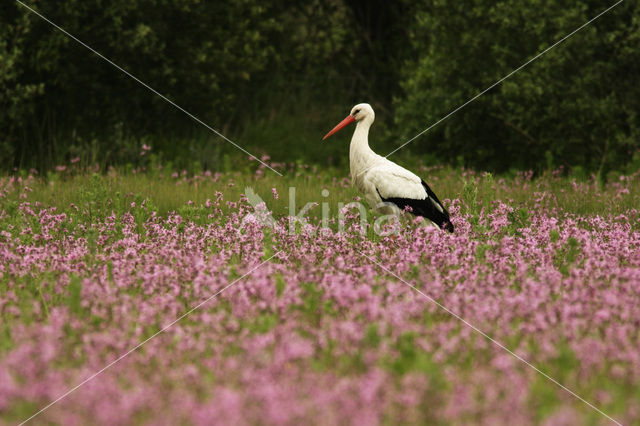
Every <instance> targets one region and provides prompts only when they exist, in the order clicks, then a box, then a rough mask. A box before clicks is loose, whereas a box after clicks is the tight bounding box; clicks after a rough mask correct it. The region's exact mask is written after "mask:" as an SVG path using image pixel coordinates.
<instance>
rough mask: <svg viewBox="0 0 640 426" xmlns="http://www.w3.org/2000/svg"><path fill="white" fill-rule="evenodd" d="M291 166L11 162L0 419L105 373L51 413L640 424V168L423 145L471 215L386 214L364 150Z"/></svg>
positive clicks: (438, 182)
mask: <svg viewBox="0 0 640 426" xmlns="http://www.w3.org/2000/svg"><path fill="white" fill-rule="evenodd" d="M265 160H267V161H268V159H265ZM272 165H273V166H274V167H275V168H277V169H278V170H282V171H283V172H284V173H283V174H284V177H279V176H277V175H275V174H273V173H272V172H270V171H269V170H268V169H266V168H264V167H258V165H257V164H255V163H253V166H251V167H253V168H247V169H246V170H243V171H237V172H234V171H230V172H225V173H212V172H206V171H205V172H197V173H189V172H186V171H173V170H169V169H167V168H162V167H160V166H159V165H150V166H149V167H148V168H147V169H142V168H135V169H131V168H130V169H126V170H125V169H110V170H93V169H91V168H88V167H80V166H78V165H77V164H71V163H70V164H67V165H65V166H60V167H58V168H57V170H56V171H55V172H50V173H47V174H46V176H41V175H39V174H37V173H36V172H35V171H31V172H27V171H16V172H15V173H14V174H13V175H9V176H4V177H1V178H0V206H1V208H0V211H1V213H0V422H2V423H7V424H13V423H19V422H22V421H24V420H26V419H28V418H30V416H32V415H33V414H35V413H37V412H38V411H39V410H40V409H41V408H43V407H45V406H47V405H48V404H50V403H51V402H54V401H56V399H57V398H59V397H60V396H62V395H65V393H66V392H67V391H69V390H70V389H72V388H73V387H74V386H76V385H78V384H80V383H82V382H83V381H85V380H86V379H88V378H90V379H91V380H89V381H87V382H86V383H85V384H83V385H82V386H80V387H79V388H77V389H76V390H74V391H73V392H72V393H69V394H68V395H66V396H65V397H64V398H63V399H61V400H59V401H58V402H56V403H55V404H53V405H51V406H50V407H48V408H47V409H46V410H45V411H43V412H41V413H39V414H38V416H37V417H35V418H33V419H32V420H31V422H34V423H37V424H87V423H92V424H110V425H114V424H116V425H117V424H195V425H199V424H211V423H218V424H300V423H313V424H398V423H404V424H418V423H419V424H425V423H429V424H467V423H474V424H491V425H496V424H522V425H527V424H549V425H551V424H553V425H558V424H567V425H570V424H571V425H572V424H610V423H611V422H612V419H614V420H615V421H617V422H620V423H622V424H633V423H636V424H637V423H639V422H640V351H638V348H639V347H640V332H639V330H640V327H639V326H640V303H639V302H640V222H639V219H640V209H639V208H638V206H640V173H636V174H634V175H628V176H625V175H616V176H611V177H610V179H609V181H608V182H607V183H601V182H598V180H596V179H582V180H579V179H574V178H572V177H571V176H567V175H566V174H565V173H563V172H562V171H555V172H551V171H550V172H548V173H545V174H543V175H540V176H535V177H534V176H533V174H532V173H526V172H525V173H518V174H514V175H513V176H505V177H497V176H493V175H491V174H486V173H477V172H473V171H470V170H460V169H450V168H438V167H425V166H419V167H417V168H416V171H418V172H419V173H420V174H421V175H423V176H424V177H425V178H426V180H427V181H428V182H429V183H430V184H431V186H432V188H433V189H434V190H435V191H436V193H437V194H438V195H439V196H440V198H441V199H442V200H443V202H444V203H445V205H446V206H448V208H449V210H450V212H451V215H452V221H453V223H454V225H455V227H456V232H455V233H453V234H447V233H444V232H441V231H439V230H437V229H434V228H433V227H425V226H423V224H422V223H421V222H420V221H419V220H414V219H412V218H411V217H410V216H409V215H405V216H404V217H403V218H402V219H401V220H400V222H399V225H398V227H396V228H395V231H396V232H389V233H387V234H383V235H380V233H376V232H373V224H374V221H375V218H374V217H373V216H371V215H370V214H369V215H368V217H367V220H366V221H365V222H364V224H363V223H362V222H361V221H360V220H359V219H360V218H359V217H358V213H357V211H356V210H343V211H342V213H341V212H340V211H339V203H342V204H347V203H349V202H352V201H358V200H359V197H358V194H357V192H356V190H355V189H354V188H352V187H351V186H350V184H349V179H348V177H347V174H346V171H345V170H341V169H318V168H315V167H313V166H307V165H304V164H272ZM247 187H251V188H252V190H253V191H255V193H256V194H258V195H259V196H260V197H261V198H262V199H263V200H264V201H265V203H266V207H267V208H268V210H269V211H270V212H271V213H272V217H273V219H274V221H273V223H272V225H271V226H268V225H266V224H265V222H261V221H259V220H247V218H255V217H256V216H255V208H254V206H252V205H251V204H250V203H249V202H248V200H247V197H245V196H244V195H243V194H244V192H245V188H247ZM290 187H295V191H296V206H295V212H296V213H297V212H298V211H299V210H300V209H301V208H302V206H303V205H305V204H306V203H309V202H310V203H315V204H313V205H312V206H311V208H310V210H309V212H308V214H307V221H306V223H302V224H300V225H295V226H294V227H293V229H294V232H290V229H291V228H290V226H289V217H288V216H289V205H290V200H289V194H290V192H289V191H290V190H289V188H290ZM323 190H326V191H328V193H327V192H326V191H325V193H324V194H323V192H322V191H323ZM323 204H324V205H323ZM325 206H326V208H328V212H329V216H330V219H329V221H328V223H327V224H326V225H327V226H326V227H322V223H321V212H322V209H323V208H325ZM340 218H342V219H341V220H342V221H343V225H344V226H343V227H342V229H341V230H340V231H339V230H338V222H339V221H340ZM194 308H196V309H194ZM460 318H462V319H464V321H466V323H465V322H463V321H462V320H461V319H460ZM177 319H179V321H177V322H176V320H177ZM471 325H472V326H473V327H476V328H477V329H474V328H473V327H471ZM478 330H481V331H482V333H486V336H485V335H482V334H481V333H479V332H478ZM159 331H161V332H160V333H158V332H159ZM487 336H489V337H490V338H491V339H494V340H491V339H489V338H487ZM496 342H498V343H499V344H500V345H504V347H500V346H499V345H498V344H496ZM140 343H143V344H142V345H141V346H140ZM134 348H135V350H133V351H131V352H129V351H130V350H131V349H134ZM505 348H507V349H508V350H510V351H512V352H513V354H517V356H519V357H521V358H522V359H524V360H526V361H527V362H529V363H531V365H533V366H535V367H536V368H538V369H539V370H540V371H542V372H544V373H545V374H547V375H548V376H549V377H550V378H552V379H553V380H556V381H557V382H558V383H561V384H562V385H564V386H566V387H567V388H568V389H569V390H570V391H572V392H575V394H576V395H579V396H580V397H581V398H584V400H586V401H588V403H589V404H593V406H594V407H597V409H599V410H601V412H598V411H597V410H596V409H595V408H594V407H592V406H589V405H588V404H586V403H585V402H583V401H580V400H579V399H578V398H576V397H575V396H574V395H572V394H571V393H570V392H569V391H567V390H566V389H563V388H562V387H560V386H558V384H556V383H554V382H553V381H551V380H550V379H549V378H547V377H545V376H543V375H542V374H540V373H539V372H537V371H535V370H534V369H533V368H531V366H529V365H526V364H525V363H523V362H522V361H521V360H518V359H517V358H516V357H515V356H514V355H513V354H510V353H509V352H508V351H507V350H505ZM125 354H126V356H125V357H122V356H123V355H125ZM121 357H122V358H121ZM116 360H118V362H116V363H113V362H114V361H116ZM111 363H113V364H111ZM106 366H109V368H107V369H105V370H103V371H101V370H102V369H103V368H104V367H106ZM98 372H100V374H98V375H95V373H98ZM607 416H610V418H609V417H607Z"/></svg>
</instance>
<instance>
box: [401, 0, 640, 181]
mask: <svg viewBox="0 0 640 426" xmlns="http://www.w3.org/2000/svg"><path fill="white" fill-rule="evenodd" d="M606 6H607V5H603V4H602V2H600V1H589V0H581V1H571V2H569V1H560V2H552V3H549V2H544V1H541V0H526V1H515V0H504V1H499V2H486V1H484V0H475V1H472V2H457V3H451V2H445V1H443V0H430V1H427V2H426V3H425V4H424V6H423V7H422V8H421V10H420V11H419V12H418V13H417V15H416V16H417V18H416V24H415V33H414V35H413V39H412V43H411V44H412V48H413V50H414V52H415V58H416V59H415V60H414V61H413V62H411V63H410V64H408V66H407V67H406V69H405V77H404V81H403V84H402V86H403V89H404V94H403V95H402V97H400V98H399V99H398V100H397V103H396V105H397V115H396V121H397V123H398V124H402V126H400V127H401V128H404V129H405V137H407V138H408V137H411V136H413V135H415V134H416V133H418V132H419V131H421V130H423V129H424V128H426V127H427V126H428V125H430V124H431V123H434V122H436V121H437V120H438V119H440V118H441V117H443V116H445V115H446V114H447V113H449V112H450V111H452V110H454V109H455V108H457V107H458V106H459V105H461V104H463V103H464V102H466V101H467V100H468V99H470V98H472V97H473V96H475V95H476V94H477V93H479V92H480V91H482V90H484V89H486V88H487V87H489V86H491V85H492V84H493V83H494V82H496V81H498V80H499V79H500V78H502V77H503V76H505V75H507V74H508V73H509V72H511V71H512V70H514V69H516V68H517V67H519V66H520V65H522V64H523V63H524V62H526V61H527V60H528V59H529V58H532V57H533V56H535V55H536V54H537V53H538V52H541V51H542V50H544V49H545V48H547V47H548V46H550V45H551V44H553V43H554V42H555V41H557V40H559V39H561V38H562V37H564V36H565V35H567V34H568V33H570V32H571V31H573V30H574V29H576V28H578V27H579V26H580V25H582V24H583V23H585V22H586V21H588V20H589V19H591V18H592V17H594V16H596V15H597V14H598V13H600V12H601V11H603V10H604V9H605V7H606ZM639 25H640V4H638V3H637V2H625V3H622V4H620V5H618V6H617V7H616V8H615V9H613V10H612V11H611V12H609V13H608V14H606V15H604V16H602V17H601V18H599V19H598V20H597V21H595V22H594V23H592V24H591V25H589V26H587V27H586V28H584V29H582V30H581V31H580V32H578V33H576V34H575V35H574V36H573V37H571V38H569V39H568V40H567V41H565V42H564V43H562V44H560V45H559V46H557V47H556V48H554V49H552V50H550V51H549V52H548V53H546V54H545V55H544V56H542V57H541V58H540V59H539V60H536V61H535V62H533V63H531V64H530V65H528V66H527V67H526V68H524V69H522V70H521V71H520V72H518V73H517V74H515V75H514V76H512V77H510V78H509V79H507V80H506V81H504V83H502V84H500V85H498V86H497V87H495V88H494V89H492V90H490V91H489V92H487V93H486V94H484V95H483V96H482V97H480V98H479V99H478V100H476V101H474V102H473V103H471V104H469V105H468V106H467V107H465V109H463V110H461V111H460V112H458V113H457V114H456V115H454V116H452V117H451V118H449V119H448V120H446V121H444V122H443V123H442V124H440V125H439V126H438V127H436V128H434V129H433V130H432V131H430V133H429V135H428V136H425V137H423V139H419V140H417V141H416V142H414V143H413V145H411V148H410V149H411V150H414V151H417V152H423V153H426V152H429V153H431V154H432V155H434V156H436V157H439V158H444V159H446V160H448V161H449V162H452V163H463V164H464V165H466V166H473V167H478V168H482V169H489V170H497V171H505V170H509V169H513V168H519V169H538V170H539V169H543V168H548V167H559V166H568V167H571V166H581V167H584V168H586V169H587V170H589V171H592V172H599V173H600V174H601V175H602V174H605V175H606V172H607V171H608V170H610V169H611V168H614V167H621V166H622V165H624V164H625V163H626V162H627V161H629V159H630V158H631V157H632V155H630V154H632V153H633V152H634V151H637V150H638V148H639V147H640V143H639V139H638V138H639V136H640V121H639V120H638V113H637V111H638V110H639V109H640V85H639V84H638V78H637V76H638V75H639V73H640V26H639Z"/></svg>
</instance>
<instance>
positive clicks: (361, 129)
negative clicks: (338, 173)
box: [349, 118, 380, 186]
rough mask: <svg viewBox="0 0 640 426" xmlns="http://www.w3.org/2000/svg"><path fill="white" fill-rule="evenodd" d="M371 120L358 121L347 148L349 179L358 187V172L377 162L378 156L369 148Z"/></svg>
mask: <svg viewBox="0 0 640 426" xmlns="http://www.w3.org/2000/svg"><path fill="white" fill-rule="evenodd" d="M372 123H373V120H371V119H368V118H365V119H364V120H361V121H358V123H357V124H356V130H355V132H353V137H352V138H351V146H350V147H349V166H350V169H351V179H352V180H353V183H354V184H355V185H356V186H358V185H359V179H361V178H362V176H359V175H360V172H362V171H364V170H366V169H368V168H369V167H371V166H372V165H373V164H374V163H375V162H377V161H379V159H380V156H379V155H378V154H376V153H375V152H373V150H372V149H371V148H369V128H370V127H371V124H372Z"/></svg>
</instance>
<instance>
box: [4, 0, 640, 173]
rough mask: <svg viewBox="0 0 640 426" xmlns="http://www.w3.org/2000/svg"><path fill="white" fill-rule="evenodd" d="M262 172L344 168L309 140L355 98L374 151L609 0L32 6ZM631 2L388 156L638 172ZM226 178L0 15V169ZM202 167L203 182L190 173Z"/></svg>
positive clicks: (50, 44) (210, 148)
mask: <svg viewBox="0 0 640 426" xmlns="http://www.w3.org/2000/svg"><path fill="white" fill-rule="evenodd" d="M27 4H28V5H29V6H31V7H34V8H35V9H36V10H38V11H40V12H41V13H42V14H43V15H45V16H47V17H48V18H49V19H51V20H52V21H53V22H55V23H57V24H58V25H60V26H61V27H62V28H64V29H66V30H67V31H69V32H70V33H71V34H74V35H75V36H77V37H78V38H79V39H80V40H82V41H84V42H85V43H87V44H88V45H90V46H92V47H93V48H95V49H96V50H98V51H99V52H101V53H102V54H104V55H105V56H106V57H108V58H110V59H111V60H113V61H114V62H115V63H117V64H118V65H120V66H122V67H123V68H125V69H126V70H128V71H129V72H131V73H132V74H134V75H135V76H137V77H138V78H140V79H141V80H142V81H144V82H146V83H148V84H149V85H150V86H152V87H154V88H156V89H157V90H158V91H160V92H161V93H163V94H166V95H167V96H168V97H169V98H171V99H172V100H174V101H175V102H176V103H178V104H179V105H181V106H183V107H184V108H186V109H187V110H188V111H190V112H192V113H193V114H195V115H196V116H198V117H200V118H201V119H203V120H204V121H205V122H207V123H210V124H211V125H212V126H213V127H216V128H218V129H219V130H220V131H222V132H223V133H224V134H225V135H227V136H229V137H231V138H232V139H234V140H237V141H238V142H239V143H240V144H241V145H242V146H244V147H246V148H247V149H248V150H249V151H251V152H256V153H264V154H268V155H269V156H271V158H272V160H275V161H280V162H292V161H296V160H302V161H304V162H307V163H317V164H323V165H343V163H342V162H344V160H345V159H346V156H347V148H346V141H345V140H346V139H347V138H346V137H343V138H342V139H341V140H338V141H335V140H334V141H332V142H331V143H326V144H320V143H319V140H320V137H321V136H322V135H323V134H324V133H325V132H326V131H327V130H328V129H330V128H331V127H332V126H333V125H334V124H335V122H337V120H339V119H341V118H342V117H343V116H344V115H345V114H346V113H347V112H348V110H349V108H350V107H351V105H352V104H354V103H356V102H363V101H365V102H369V103H371V104H372V105H373V106H374V108H375V110H376V114H377V122H376V128H375V131H374V132H373V134H372V136H373V141H372V144H373V146H374V148H375V149H376V150H379V151H380V152H381V153H383V154H385V153H386V152H388V151H390V150H392V149H393V148H394V147H395V146H398V145H399V144H401V143H402V142H404V140H406V138H409V137H411V136H413V135H415V134H416V133H418V132H419V131H421V130H423V129H424V128H426V127H427V126H429V125H430V124H432V123H433V122H435V121H437V120H438V119H439V118H441V117H442V116H444V115H446V114H447V113H448V112H449V111H451V110H453V109H454V108H456V107H457V106H458V105H460V104H462V103H463V102H465V101H466V100H467V99H469V98H471V97H472V96H474V95H475V94H476V93H478V92H479V91H481V90H483V89H484V88H486V87H488V86H489V85H491V84H492V83H493V82H495V81H496V80H498V79H499V78H501V77H502V76H504V75H506V74H507V73H509V72H510V71H512V70H513V69H515V68H516V67H518V66H519V65H521V64H522V63H524V62H525V61H526V60H527V59H529V58H531V57H532V56H534V55H535V54H537V53H538V52H540V51H541V50H543V49H544V48H546V47H548V46H549V45H551V44H552V43H553V42H555V41H556V40H558V39H560V38H561V37H563V36H564V35H566V34H568V33H569V32H571V31H573V30H574V29H575V28H577V27H578V26H580V25H581V24H583V23H584V22H586V21H587V20H588V19H590V18H591V17H593V16H595V15H597V14H598V13H600V12H601V11H602V10H604V9H605V8H606V7H608V6H610V5H611V3H609V2H604V1H595V0H579V1H564V0H561V1H554V2H546V1H541V0H526V1H518V2H516V1H515V0H504V1H499V2H489V1H486V0H473V1H470V2H458V3H451V2H444V1H442V0H428V1H421V2H409V1H397V2H385V1H369V2H353V1H348V0H312V1H307V2H269V3H265V2H260V1H255V0H243V1H237V2H200V1H197V0H181V1H172V2H167V1H164V0H135V1H130V0H127V1H125V0H114V1H110V2H103V1H100V0H85V1H79V0H67V1H64V2H54V1H52V0H37V1H35V0H33V1H29V2H27ZM639 12H640V4H639V3H637V2H631V1H625V2H623V3H622V4H620V5H619V6H617V7H616V8H615V9H614V10H612V11H611V12H610V13H608V14H607V15H605V16H603V17H602V18H601V19H599V20H597V21H596V22H595V23H593V24H592V25H590V26H589V27H587V28H585V29H584V30H582V31H580V32H579V33H578V34H576V35H575V36H574V37H572V38H571V39H569V40H568V41H567V42H565V43H563V44H561V45H560V46H558V47H557V48H556V49H554V50H552V51H551V52H549V53H548V54H547V55H545V56H544V57H543V58H541V59H540V60H538V61H536V62H535V63H533V64H532V65H531V66H529V67H527V68H526V69H524V70H522V71H521V72H520V73H518V74H517V75H515V76H514V77H513V78H511V79H509V80H507V81H505V82H504V84H502V85H500V86H498V87H496V88H495V89H493V90H492V91H490V92H489V93H487V94H485V95H484V96H483V97H481V98H480V99H479V100H478V101H477V102H475V103H473V104H471V105H469V107H467V108H465V109H464V110H463V111H461V112H460V113H458V114H456V115H455V116H453V117H452V118H450V119H449V120H447V121H446V122H443V123H442V124H441V125H439V126H438V127H436V128H434V129H433V131H430V132H429V133H428V134H427V135H425V136H423V137H421V138H420V139H418V140H416V141H415V142H414V143H412V144H411V145H410V146H408V147H407V148H405V149H403V150H401V151H400V152H399V153H398V154H397V155H398V156H405V157H408V156H419V157H421V158H422V159H424V160H425V161H426V162H427V163H429V164H433V163H436V162H437V163H442V162H446V163H449V164H452V165H456V166H458V165H464V166H466V167H474V168H481V169H484V170H491V171H498V172H504V171H508V170H514V169H533V170H538V171H540V170H544V169H551V168H557V167H559V166H564V167H565V170H569V169H572V170H573V171H574V173H576V174H584V175H588V174H591V173H597V174H599V175H600V176H601V177H603V176H606V174H607V172H608V171H610V170H618V171H620V172H624V173H630V172H633V171H634V170H637V169H638V167H640V151H639V147H640V142H639V140H638V135H639V128H640V127H639V126H640V123H639V118H638V110H639V108H638V107H639V106H640V105H639V102H640V100H639V99H640V84H638V83H639V81H638V75H640V13H639ZM143 143H146V144H148V145H151V146H153V152H154V153H156V155H158V157H159V158H160V159H162V160H163V162H165V163H166V162H167V161H171V162H172V163H173V164H174V165H175V166H176V167H186V168H190V169H193V168H194V164H195V165H196V166H197V167H203V168H206V169H211V170H220V169H223V168H224V167H225V162H226V163H227V164H228V163H229V162H230V160H229V156H232V158H233V156H235V155H238V153H237V151H235V149H234V148H233V147H232V146H230V145H229V144H227V143H225V142H224V141H222V140H220V139H219V138H217V137H216V136H215V135H213V134H211V133H210V132H208V131H207V130H206V129H204V128H203V127H201V126H200V125H198V124H197V123H194V122H193V121H192V120H190V119H189V118H188V117H186V116H185V115H184V114H182V113H181V112H180V111H178V110H176V109H175V108H173V107H172V106H170V105H169V104H167V103H166V102H165V101H163V100H162V99H160V98H159V97H157V96H155V95H153V94H152V93H150V92H149V91H148V90H147V89H145V88H144V87H142V86H140V85H139V84H138V83H136V82H135V81H133V80H131V79H130V78H129V77H127V76H126V75H124V74H123V73H122V72H120V71H118V70H116V69H114V68H113V67H112V66H110V65H108V64H107V63H106V62H104V61H103V60H101V59H99V58H98V57H96V56H95V55H94V54H92V53H91V52H89V51H88V50H87V49H86V48H84V47H82V46H80V45H78V44H77V43H76V42H75V41H73V40H71V39H70V38H69V37H67V36H66V35H64V34H62V33H61V32H60V31H58V30H56V29H55V28H53V27H52V26H51V25H50V24H48V23H46V22H44V21H42V20H41V19H40V18H39V17H37V16H36V15H34V14H32V13H31V12H29V11H28V10H27V9H26V8H24V7H22V6H20V5H19V4H18V3H16V2H11V1H9V2H4V3H3V5H2V6H0V156H1V157H0V167H2V168H4V169H5V170H6V169H10V168H14V167H18V168H29V167H36V168H38V169H39V170H47V169H51V168H53V167H54V166H55V165H57V164H61V163H64V162H67V161H69V160H70V159H71V158H77V157H80V159H81V162H82V164H86V165H93V164H96V163H97V164H99V165H100V166H102V167H106V166H108V165H114V164H125V163H131V162H133V163H135V162H136V161H137V159H139V151H140V146H141V145H142V144H143ZM197 167H196V168H197Z"/></svg>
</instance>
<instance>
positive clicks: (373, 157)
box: [322, 104, 453, 232]
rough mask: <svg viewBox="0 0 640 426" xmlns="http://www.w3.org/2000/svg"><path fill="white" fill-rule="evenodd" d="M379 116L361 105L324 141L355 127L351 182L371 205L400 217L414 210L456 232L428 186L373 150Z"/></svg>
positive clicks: (351, 156)
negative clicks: (373, 131)
mask: <svg viewBox="0 0 640 426" xmlns="http://www.w3.org/2000/svg"><path fill="white" fill-rule="evenodd" d="M374 119H375V113H374V112H373V108H371V105H369V104H358V105H356V106H354V107H353V108H352V109H351V113H350V114H349V115H348V116H347V117H346V118H345V119H344V120H342V121H341V122H340V123H338V125H337V126H336V127H334V128H333V129H332V130H331V131H330V132H329V133H327V134H326V135H325V137H324V138H322V140H325V139H327V138H328V137H329V136H331V135H333V134H334V133H336V132H337V131H338V130H340V129H342V128H343V127H345V126H347V125H349V124H351V123H353V122H354V121H355V122H356V123H357V124H356V130H355V131H354V132H353V137H352V138H351V147H350V148H349V164H350V168H351V181H352V183H353V184H354V185H355V187H356V188H358V190H360V192H362V193H363V194H364V196H365V198H366V200H367V202H368V203H369V205H370V206H371V207H372V208H373V209H375V210H376V211H377V212H379V213H381V214H399V213H400V212H401V211H403V210H405V209H406V208H407V207H410V210H411V213H413V214H414V215H416V216H422V217H424V218H426V219H428V220H430V221H431V222H433V223H434V224H435V225H437V226H438V227H440V228H441V229H445V230H447V231H449V232H453V224H452V223H451V220H449V212H448V211H447V209H445V208H444V206H443V205H442V203H441V202H440V200H438V197H437V196H436V194H434V193H433V191H432V190H431V188H429V185H427V183H426V182H425V181H424V180H422V179H420V178H419V177H418V176H416V175H415V174H413V173H411V172H410V171H409V170H407V169H405V168H404V167H400V166H399V165H397V164H396V163H394V162H393V161H389V160H387V159H386V158H385V157H382V156H380V155H378V154H376V153H375V152H373V150H372V149H371V148H369V140H368V135H369V127H371V124H373V120H374Z"/></svg>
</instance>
